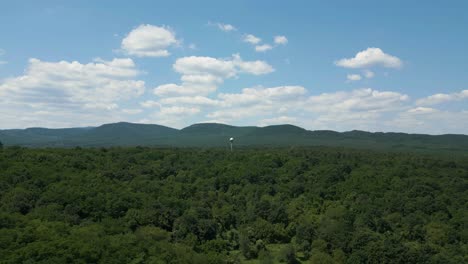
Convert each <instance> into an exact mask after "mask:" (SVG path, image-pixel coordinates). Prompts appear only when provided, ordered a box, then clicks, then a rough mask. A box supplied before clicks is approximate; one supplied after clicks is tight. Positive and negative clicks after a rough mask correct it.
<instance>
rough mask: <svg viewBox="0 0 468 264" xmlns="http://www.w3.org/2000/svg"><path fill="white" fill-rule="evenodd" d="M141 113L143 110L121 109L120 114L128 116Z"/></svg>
mask: <svg viewBox="0 0 468 264" xmlns="http://www.w3.org/2000/svg"><path fill="white" fill-rule="evenodd" d="M141 112H143V110H141V109H130V108H124V109H122V113H124V114H129V115H136V114H140V113H141Z"/></svg>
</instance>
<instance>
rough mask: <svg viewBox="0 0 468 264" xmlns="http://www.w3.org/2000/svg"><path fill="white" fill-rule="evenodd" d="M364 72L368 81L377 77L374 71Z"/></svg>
mask: <svg viewBox="0 0 468 264" xmlns="http://www.w3.org/2000/svg"><path fill="white" fill-rule="evenodd" d="M363 72H364V77H366V78H367V79H371V78H374V76H375V74H374V72H373V71H370V70H364V71H363Z"/></svg>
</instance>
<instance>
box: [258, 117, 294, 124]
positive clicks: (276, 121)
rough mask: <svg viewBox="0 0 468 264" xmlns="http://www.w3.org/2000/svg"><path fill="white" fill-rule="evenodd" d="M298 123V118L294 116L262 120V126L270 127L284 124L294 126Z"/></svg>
mask: <svg viewBox="0 0 468 264" xmlns="http://www.w3.org/2000/svg"><path fill="white" fill-rule="evenodd" d="M296 122H297V118H295V117H292V116H278V117H273V118H266V119H262V120H260V123H259V125H260V126H269V125H282V124H294V123H296Z"/></svg>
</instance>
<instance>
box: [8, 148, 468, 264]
mask: <svg viewBox="0 0 468 264" xmlns="http://www.w3.org/2000/svg"><path fill="white" fill-rule="evenodd" d="M467 208H468V158H466V156H462V155H460V156H438V155H426V154H415V153H396V152H382V151H380V152H379V151H364V150H353V149H344V148H327V147H310V148H259V149H253V148H240V149H236V150H235V151H234V152H229V151H226V149H190V148H184V149H169V148H167V149H162V148H146V147H131V148H130V147H129V148H100V149H99V148H90V149H85V148H83V149H82V148H72V149H57V148H55V149H26V148H21V147H4V148H3V149H0V263H278V262H284V263H444V264H446V263H467V262H468V210H467Z"/></svg>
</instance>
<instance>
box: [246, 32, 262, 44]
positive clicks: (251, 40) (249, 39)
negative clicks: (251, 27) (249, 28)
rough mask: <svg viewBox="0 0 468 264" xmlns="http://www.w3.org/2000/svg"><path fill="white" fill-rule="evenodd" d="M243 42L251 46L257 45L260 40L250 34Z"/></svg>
mask: <svg viewBox="0 0 468 264" xmlns="http://www.w3.org/2000/svg"><path fill="white" fill-rule="evenodd" d="M243 40H244V42H247V43H250V44H252V45H257V44H258V43H260V42H261V41H262V39H261V38H257V37H256V36H254V35H252V34H247V35H245V36H244V39H243Z"/></svg>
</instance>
